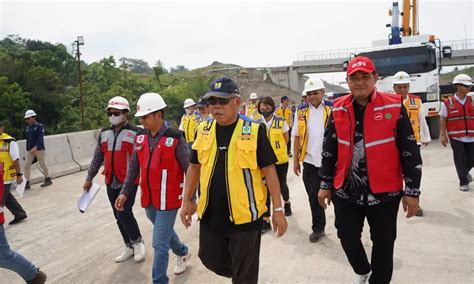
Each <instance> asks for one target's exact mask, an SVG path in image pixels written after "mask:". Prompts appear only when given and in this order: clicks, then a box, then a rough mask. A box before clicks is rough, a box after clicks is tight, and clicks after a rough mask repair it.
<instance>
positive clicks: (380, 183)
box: [332, 92, 403, 193]
mask: <svg viewBox="0 0 474 284" xmlns="http://www.w3.org/2000/svg"><path fill="white" fill-rule="evenodd" d="M353 98H354V97H353V95H352V94H350V95H348V96H344V97H340V98H337V99H336V101H335V102H334V107H333V108H332V115H333V119H334V126H335V128H336V134H337V142H338V147H337V164H336V174H335V177H334V188H335V189H336V190H337V189H339V188H341V187H342V186H343V184H344V180H345V179H346V176H347V174H348V172H349V167H350V166H351V163H352V154H353V152H352V151H353V146H354V133H355V116H354V107H353V105H352V102H353ZM401 100H402V98H401V97H400V96H399V95H394V94H385V93H379V92H374V93H373V94H372V98H371V101H370V102H369V103H368V104H367V106H366V107H365V113H364V122H363V127H364V147H365V155H366V159H367V170H368V177H369V184H370V188H371V190H372V192H373V193H382V192H396V191H401V190H402V189H403V175H402V167H401V163H400V153H399V151H398V148H397V141H396V128H397V120H398V119H399V118H400V111H401V106H402V101H401Z"/></svg>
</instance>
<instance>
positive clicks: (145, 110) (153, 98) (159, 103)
mask: <svg viewBox="0 0 474 284" xmlns="http://www.w3.org/2000/svg"><path fill="white" fill-rule="evenodd" d="M165 107H166V103H165V101H164V100H163V98H162V97H161V96H160V94H158V93H145V94H143V95H141V96H140V98H139V99H138V102H137V113H135V116H137V117H140V116H144V115H147V114H149V113H152V112H155V111H158V110H160V109H164V108H165Z"/></svg>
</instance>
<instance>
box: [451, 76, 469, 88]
mask: <svg viewBox="0 0 474 284" xmlns="http://www.w3.org/2000/svg"><path fill="white" fill-rule="evenodd" d="M456 84H461V85H464V86H468V87H470V86H472V78H471V77H469V75H466V74H459V75H457V76H456V77H454V79H453V85H456Z"/></svg>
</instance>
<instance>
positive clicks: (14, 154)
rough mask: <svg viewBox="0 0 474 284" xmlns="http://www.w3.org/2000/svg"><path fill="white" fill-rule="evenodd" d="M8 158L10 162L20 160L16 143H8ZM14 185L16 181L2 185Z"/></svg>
mask: <svg viewBox="0 0 474 284" xmlns="http://www.w3.org/2000/svg"><path fill="white" fill-rule="evenodd" d="M9 154H10V157H11V158H12V161H16V160H18V159H20V148H19V147H18V143H16V141H11V142H10V150H9ZM11 183H16V181H5V182H4V183H3V184H11Z"/></svg>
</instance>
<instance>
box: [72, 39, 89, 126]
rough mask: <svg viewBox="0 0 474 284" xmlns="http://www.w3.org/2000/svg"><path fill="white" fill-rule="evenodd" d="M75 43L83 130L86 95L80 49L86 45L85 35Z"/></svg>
mask: <svg viewBox="0 0 474 284" xmlns="http://www.w3.org/2000/svg"><path fill="white" fill-rule="evenodd" d="M74 43H76V45H77V49H76V55H77V73H78V77H79V93H80V94H81V100H80V103H81V128H82V130H86V129H85V124H84V95H83V92H82V73H81V53H80V51H79V46H80V45H84V37H83V36H78V37H77V40H76V41H74Z"/></svg>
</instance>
